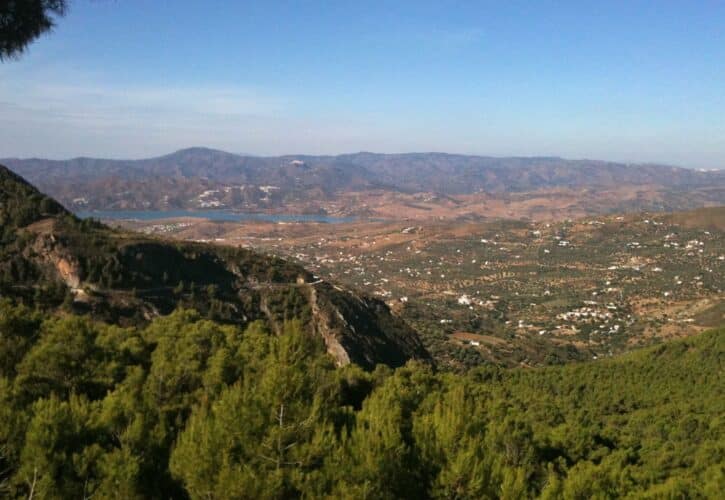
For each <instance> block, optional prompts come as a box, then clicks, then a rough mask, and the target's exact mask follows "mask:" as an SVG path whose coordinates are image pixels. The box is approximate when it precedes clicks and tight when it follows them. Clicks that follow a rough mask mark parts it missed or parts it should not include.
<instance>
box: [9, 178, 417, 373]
mask: <svg viewBox="0 0 725 500" xmlns="http://www.w3.org/2000/svg"><path fill="white" fill-rule="evenodd" d="M41 204H42V205H43V206H41ZM20 212H22V213H20ZM0 219H2V220H3V221H5V224H4V226H3V231H2V236H3V238H2V239H0V298H2V297H4V296H5V297H10V298H14V299H15V300H22V301H24V302H35V303H37V304H38V305H39V306H42V307H46V308H58V307H61V305H63V307H72V308H73V309H74V310H75V312H85V313H88V314H92V315H93V316H94V317H95V318H97V319H102V320H105V321H108V322H113V323H117V324H121V325H124V324H134V323H139V322H144V321H147V320H148V319H150V318H151V317H153V316H154V315H159V314H167V313H170V312H171V311H173V310H174V309H176V308H178V307H188V308H194V309H197V310H198V311H200V312H201V313H202V314H204V315H205V316H207V317H209V318H211V319H214V320H217V321H221V322H228V323H236V324H245V323H248V322H250V321H254V320H262V321H264V322H266V323H267V324H268V325H269V327H270V330H271V331H273V332H276V333H279V334H281V333H282V332H283V331H284V323H285V322H286V321H289V320H292V319H296V320H299V321H301V322H302V324H303V326H304V327H305V328H306V329H307V331H308V332H310V333H311V334H315V335H319V336H320V337H321V338H322V339H323V341H324V342H325V345H326V346H327V350H328V352H329V353H330V355H332V356H333V357H334V359H335V361H336V362H337V364H338V365H340V366H342V365H346V364H349V363H356V364H358V365H360V366H362V367H364V368H368V369H370V368H373V367H374V366H375V365H376V364H378V363H383V364H387V365H389V366H399V365H402V364H404V363H405V362H406V361H408V360H409V359H413V358H415V359H423V360H428V359H429V356H428V354H427V352H426V351H425V349H424V348H423V346H422V344H421V343H420V340H419V339H418V336H417V334H416V333H415V331H413V330H412V329H411V328H410V327H409V326H408V325H406V324H405V323H404V322H403V321H402V320H400V319H399V318H397V317H395V316H394V315H393V314H391V312H390V310H389V309H388V308H387V306H386V305H385V304H384V303H382V302H380V301H378V300H374V299H371V298H367V297H363V296H360V295H358V294H356V293H354V292H352V291H349V290H343V289H341V288H339V287H336V286H334V285H332V284H329V283H326V282H322V281H315V282H312V275H311V274H310V273H309V272H307V271H306V270H305V269H304V268H302V267H300V266H297V265H295V264H291V263H289V262H286V261H284V260H281V259H279V258H276V257H271V256H267V255H262V254H258V253H255V252H252V251H249V250H245V249H238V248H225V247H216V246H207V245H201V244H196V243H179V242H173V243H172V242H165V241H162V240H156V239H151V238H149V237H146V236H143V235H138V234H133V233H124V232H119V231H116V230H111V229H109V228H107V227H105V226H102V225H100V224H98V223H94V222H91V221H81V220H79V219H76V218H75V217H73V216H72V215H71V214H69V213H68V212H66V211H65V210H63V209H62V207H60V206H59V205H57V203H55V202H54V201H53V200H50V199H48V198H46V197H44V196H43V195H41V194H40V193H38V192H37V190H35V189H34V188H32V186H30V185H28V184H27V183H26V182H25V181H23V180H22V179H20V178H19V177H17V176H15V175H14V174H12V173H10V172H8V171H7V170H4V169H3V168H2V167H0Z"/></svg>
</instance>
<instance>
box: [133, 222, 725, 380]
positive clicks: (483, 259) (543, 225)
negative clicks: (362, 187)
mask: <svg viewBox="0 0 725 500" xmlns="http://www.w3.org/2000/svg"><path fill="white" fill-rule="evenodd" d="M721 215H722V209H719V208H716V209H704V210H700V211H698V212H690V213H683V214H677V215H665V214H651V215H647V214H637V215H612V216H599V217H588V218H580V219H575V220H570V219H566V220H563V221H559V222H525V221H520V220H499V221H490V222H470V221H465V220H456V221H450V220H444V221H438V220H435V219H427V220H425V221H409V220H400V219H396V220H385V221H373V222H352V223H343V224H319V223H263V222H249V223H216V222H209V221H203V220H198V219H178V220H163V221H154V222H148V221H147V222H123V223H122V224H123V225H124V226H126V227H131V228H133V229H136V230H141V231H144V232H147V233H152V234H158V235H163V236H164V237H173V238H179V239H185V240H201V241H209V242H213V243H217V244H222V245H235V246H236V245H238V246H244V247H252V248H254V249H258V250H262V251H265V252H269V253H273V254H276V255H279V256H283V257H286V258H291V259H293V260H296V261H298V262H300V263H302V264H304V266H305V267H307V268H308V269H310V270H312V271H313V272H315V273H317V274H318V275H319V276H320V277H323V278H326V279H330V280H332V281H337V282H341V283H343V284H345V285H348V286H351V287H354V288H357V289H361V290H364V291H367V292H368V293H371V294H373V295H376V296H378V297H380V298H382V299H384V300H385V301H386V302H388V304H389V306H391V308H392V309H393V311H394V312H396V313H397V314H399V315H400V316H402V317H403V318H405V319H406V320H407V321H408V322H409V323H410V324H412V325H413V326H414V327H415V328H416V329H417V330H418V331H419V332H420V333H421V336H422V337H423V340H424V342H425V343H426V346H427V348H428V349H429V351H430V352H431V353H432V354H433V356H434V357H435V358H436V359H437V360H438V361H439V363H441V364H442V365H443V366H447V367H450V368H453V369H461V368H466V367H472V366H476V365H478V364H480V363H482V362H484V361H489V362H495V363H499V364H503V365H506V366H516V365H523V366H536V365H542V364H559V363H564V362H567V361H571V360H586V359H597V358H601V357H607V356H611V355H614V354H617V353H620V352H624V351H628V350H630V349H632V348H635V347H641V346H645V345H650V344H653V343H657V342H660V341H662V340H666V339H671V338H678V337H685V336H689V335H692V334H694V333H697V332H699V331H702V330H703V329H705V328H708V327H713V326H718V325H720V324H722V323H723V322H725V316H724V314H725V294H724V293H723V283H725V230H724V229H725V228H723V227H722V224H723V223H722V220H723V218H722V217H721Z"/></svg>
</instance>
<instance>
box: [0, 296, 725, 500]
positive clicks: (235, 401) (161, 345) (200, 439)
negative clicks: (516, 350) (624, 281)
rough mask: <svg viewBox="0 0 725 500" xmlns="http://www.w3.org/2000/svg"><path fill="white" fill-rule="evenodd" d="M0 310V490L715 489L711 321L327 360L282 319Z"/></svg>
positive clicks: (724, 405)
mask: <svg viewBox="0 0 725 500" xmlns="http://www.w3.org/2000/svg"><path fill="white" fill-rule="evenodd" d="M265 328H266V327H265V326H264V324H263V323H261V322H256V323H252V324H250V325H248V326H247V327H246V328H244V329H242V328H241V327H239V326H234V325H221V324H218V323H215V322H213V321H210V320H207V319H203V318H202V317H201V316H200V315H199V314H198V313H196V312H194V311H192V310H178V311H177V312H175V313H173V314H171V315H169V316H165V317H159V318H157V319H155V320H153V321H152V322H150V323H149V324H148V325H147V326H138V327H128V328H121V327H118V326H111V325H108V324H105V323H96V322H93V321H92V320H90V319H88V318H87V317H79V316H75V315H60V316H52V317H44V316H43V314H42V313H39V312H36V311H34V310H31V309H29V308H27V307H25V306H22V305H13V304H11V303H10V302H9V301H5V302H2V303H1V304H0V400H1V403H0V450H1V454H2V457H1V458H0V474H2V475H1V476H0V485H1V486H0V488H1V489H0V491H1V494H0V495H1V496H3V497H8V498H29V497H32V498H97V499H98V498H127V499H131V498H205V499H211V498H219V499H221V498H298V497H305V498H318V497H328V498H525V497H542V498H612V497H620V496H632V497H644V498H716V497H718V495H719V494H721V493H722V491H725V420H724V419H723V415H725V394H724V392H723V389H724V388H723V384H722V380H723V364H724V360H725V330H723V329H720V330H713V331H709V332H706V333H703V334H701V335H699V336H697V337H693V338H690V339H687V340H682V341H675V342H671V343H667V344H662V345H660V346H656V347H654V348H650V349H647V350H642V351H639V352H635V353H632V354H629V355H626V356H622V357H620V358H613V359H608V360H602V361H597V362H592V363H585V364H573V365H567V366H563V367H551V368H546V369H515V370H504V369H498V368H480V369H477V370H473V371H471V372H470V373H468V374H467V375H465V376H461V375H453V374H449V373H441V372H438V373H437V372H436V371H435V369H434V368H433V367H431V366H430V365H428V364H422V363H419V362H415V361H412V362H410V363H408V364H407V365H406V366H404V367H401V368H398V369H397V370H392V369H390V368H387V367H383V366H382V365H381V366H378V368H376V369H375V370H373V371H367V372H366V371H363V370H361V369H360V368H358V367H356V366H355V365H349V366H346V367H343V368H335V365H334V364H333V362H332V358H331V357H330V356H329V355H328V354H326V353H325V349H324V346H323V343H322V341H321V340H320V339H319V338H317V337H314V336H311V335H309V334H306V333H303V330H302V328H301V327H300V325H299V323H298V322H296V321H294V320H292V321H288V322H287V323H286V326H285V331H284V332H283V334H281V335H270V334H269V332H267V331H265Z"/></svg>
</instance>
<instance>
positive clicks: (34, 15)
mask: <svg viewBox="0 0 725 500" xmlns="http://www.w3.org/2000/svg"><path fill="white" fill-rule="evenodd" d="M67 3H68V2H67V1H66V0H4V1H3V2H0V60H4V59H8V58H13V57H18V56H20V54H22V53H23V51H24V50H25V49H26V47H27V46H28V45H29V44H30V43H31V42H32V41H33V40H35V39H36V38H38V37H39V36H40V35H42V34H43V33H46V32H47V31H49V30H51V29H52V28H53V26H54V25H55V18H56V17H59V16H63V15H65V13H66V10H67Z"/></svg>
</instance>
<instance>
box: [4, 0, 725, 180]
mask: <svg viewBox="0 0 725 500" xmlns="http://www.w3.org/2000/svg"><path fill="white" fill-rule="evenodd" d="M70 7H71V8H70V11H69V13H68V15H67V16H66V17H65V18H63V19H61V20H59V22H58V26H57V28H56V30H55V31H54V32H53V33H52V34H50V35H46V36H44V37H42V38H41V39H40V40H39V41H37V42H36V43H34V44H33V45H32V46H31V47H30V48H29V50H28V52H27V53H26V54H25V55H24V56H23V57H22V58H21V59H20V60H18V61H11V62H6V63H2V64H0V157H8V156H20V157H29V156H38V157H50V158H67V157H74V156H101V157H111V158H140V157H147V156H152V155H158V154H164V153H167V152H170V151H173V150H176V149H179V148H183V147H188V146H209V147H215V148H220V149H224V150H228V151H232V152H240V153H251V154H263V155H273V154H281V153H311V154H312V153H324V154H328V153H340V152H352V151H360V150H366V151H379V152H407V151H446V152H455V153H471V154H485V155H496V156H504V155H519V156H529V155H557V156H564V157H568V158H597V159H608V160H619V161H633V162H645V161H656V162H666V163H672V164H680V165H687V166H693V167H707V168H712V167H716V168H717V167H723V168H725V3H724V2H705V1H697V2H692V1H682V2H668V1H657V2H651V1H650V2H637V1H623V2H615V1H606V2H602V1H591V2H589V1H577V2H565V1H557V2H508V1H497V2H482V1H478V2H425V1H420V0H417V1H410V2H409V1H396V2H380V3H377V2H359V1H356V2H333V1H327V2H304V1H295V2H292V1H290V2H274V1H264V2H241V1H239V2H238V1H231V0H230V1H224V2H222V1H216V0H207V1H190V0H188V1H187V0H173V1H172V0H154V1H148V0H71V6H70Z"/></svg>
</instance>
